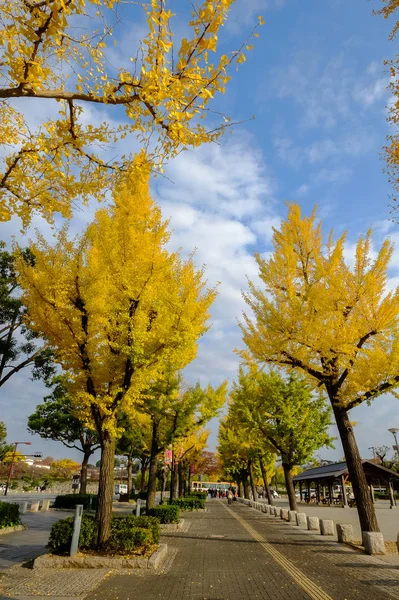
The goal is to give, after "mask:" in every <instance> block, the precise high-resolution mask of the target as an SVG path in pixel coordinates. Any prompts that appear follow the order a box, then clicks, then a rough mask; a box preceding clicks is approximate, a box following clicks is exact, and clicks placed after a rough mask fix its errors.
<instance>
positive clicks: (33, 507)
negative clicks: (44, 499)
mask: <svg viewBox="0 0 399 600" xmlns="http://www.w3.org/2000/svg"><path fill="white" fill-rule="evenodd" d="M39 504H40V503H39V502H32V504H31V505H30V511H31V512H38V510H39Z"/></svg>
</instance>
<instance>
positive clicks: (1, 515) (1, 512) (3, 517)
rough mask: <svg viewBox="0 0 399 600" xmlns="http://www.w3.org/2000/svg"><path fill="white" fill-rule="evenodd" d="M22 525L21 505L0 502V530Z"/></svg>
mask: <svg viewBox="0 0 399 600" xmlns="http://www.w3.org/2000/svg"><path fill="white" fill-rule="evenodd" d="M16 525H21V519H20V517H19V504H11V503H10V502H0V529H4V528H5V527H15V526H16Z"/></svg>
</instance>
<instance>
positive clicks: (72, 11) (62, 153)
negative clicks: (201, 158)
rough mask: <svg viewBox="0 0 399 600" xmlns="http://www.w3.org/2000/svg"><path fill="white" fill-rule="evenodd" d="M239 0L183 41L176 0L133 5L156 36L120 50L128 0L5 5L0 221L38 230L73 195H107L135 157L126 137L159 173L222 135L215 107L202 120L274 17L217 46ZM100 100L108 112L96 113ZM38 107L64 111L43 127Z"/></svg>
mask: <svg viewBox="0 0 399 600" xmlns="http://www.w3.org/2000/svg"><path fill="white" fill-rule="evenodd" d="M233 1H234V0H204V1H203V3H202V5H199V6H195V7H194V5H193V10H192V14H191V19H190V22H189V24H188V31H189V32H190V33H189V35H188V37H187V38H183V39H182V40H181V43H180V44H179V45H178V46H177V45H175V44H174V42H173V33H172V28H171V21H172V20H173V19H172V17H173V14H172V12H171V10H169V9H168V7H167V3H166V0H151V1H150V2H149V3H148V4H147V3H143V4H141V3H135V2H132V3H131V5H130V7H129V16H130V18H132V19H134V20H135V21H136V22H138V21H140V19H141V18H142V15H141V12H140V11H144V16H145V19H146V22H147V25H146V29H147V34H146V35H145V37H144V38H143V39H142V40H141V41H140V40H135V39H134V37H133V39H129V48H128V49H127V48H121V49H120V50H119V48H118V44H117V43H116V40H117V38H118V31H119V29H118V27H117V25H118V24H120V22H121V20H122V18H121V16H120V11H121V9H122V7H121V4H126V3H123V2H122V1H121V0H88V1H85V0H13V1H12V2H2V3H1V5H0V74H1V84H0V146H1V147H2V149H3V151H2V158H1V162H2V166H1V167H0V221H7V220H9V219H10V218H11V217H12V215H14V214H16V215H18V216H19V217H20V218H21V219H22V222H23V225H24V226H27V225H28V224H29V222H30V220H31V216H32V213H33V212H36V213H37V214H40V215H41V216H43V217H45V218H46V219H48V220H50V221H51V220H52V217H53V215H54V213H55V212H59V213H61V214H62V215H63V216H64V217H70V215H71V205H72V202H73V201H74V200H76V199H79V201H82V200H83V201H87V199H88V198H89V197H91V196H94V197H97V198H99V199H101V198H102V196H103V192H104V189H110V188H111V189H112V186H113V185H114V179H115V176H116V177H117V176H118V175H119V174H120V172H121V171H122V172H125V171H126V170H127V169H128V168H129V164H130V163H131V160H132V158H131V155H130V154H129V152H128V153H125V151H124V150H123V147H119V146H118V142H119V141H120V140H122V139H123V138H125V137H126V136H129V135H132V134H133V135H134V136H136V137H137V139H138V143H139V145H140V147H141V148H143V147H145V148H146V149H147V151H148V153H149V154H150V155H151V159H152V161H153V163H154V165H155V167H156V168H161V165H162V162H163V160H164V158H170V157H172V156H174V155H176V154H177V153H178V152H180V151H181V150H182V149H183V148H186V147H188V146H191V147H196V146H199V145H200V144H202V143H203V142H211V141H214V140H216V139H217V138H218V137H219V136H220V134H221V133H222V132H223V130H224V128H225V127H227V126H229V125H230V121H229V119H228V117H226V116H224V115H219V116H220V120H218V119H217V118H216V117H217V113H214V115H213V119H212V121H213V122H212V126H211V128H207V127H206V126H205V124H204V123H203V122H202V121H201V118H203V117H204V116H206V114H207V111H209V110H210V109H209V102H210V101H211V100H212V98H213V97H214V96H215V94H218V93H223V92H224V91H225V86H226V84H227V82H228V80H229V79H230V75H229V74H228V72H229V67H231V66H232V65H233V64H239V63H241V62H243V61H244V60H245V53H246V52H247V51H249V50H251V48H252V44H250V43H249V39H248V38H250V37H252V35H255V36H257V35H258V34H257V33H256V32H255V29H256V28H257V27H258V25H259V24H262V23H263V21H262V19H260V20H259V23H258V24H257V25H256V26H255V28H254V29H253V30H252V32H251V33H250V34H249V36H248V38H247V40H245V41H244V43H243V44H242V45H241V46H240V47H238V48H236V49H235V51H234V52H231V53H229V54H222V53H219V52H217V44H218V37H219V32H220V29H221V27H222V26H223V24H224V22H225V20H226V18H227V15H228V12H229V9H230V7H231V5H232V4H233ZM130 13H131V14H130ZM115 34H116V35H115ZM114 43H115V44H116V46H117V48H116V49H115V48H114ZM132 46H133V48H132ZM135 46H136V47H135ZM129 50H130V53H131V54H129ZM115 51H116V52H117V55H116V56H115ZM119 65H123V66H119ZM127 65H130V66H127ZM32 101H33V102H32ZM38 102H40V103H41V105H42V111H40V110H38V104H37V103H38ZM95 107H97V108H100V109H102V110H100V111H98V112H96V113H95V114H94V115H93V114H91V112H92V111H91V108H95ZM54 108H55V111H54ZM33 111H35V112H36V115H37V119H39V121H40V113H41V112H42V113H43V114H46V115H47V114H49V113H50V115H51V114H52V112H55V116H51V117H50V118H48V117H45V118H44V120H43V122H42V123H40V124H39V125H38V127H36V128H35V127H34V126H33V127H32V123H31V122H30V120H29V119H28V118H27V117H26V114H28V113H29V112H30V114H32V112H33ZM46 118H47V119H48V120H46ZM115 145H116V148H115ZM130 146H131V143H130ZM107 150H108V154H107Z"/></svg>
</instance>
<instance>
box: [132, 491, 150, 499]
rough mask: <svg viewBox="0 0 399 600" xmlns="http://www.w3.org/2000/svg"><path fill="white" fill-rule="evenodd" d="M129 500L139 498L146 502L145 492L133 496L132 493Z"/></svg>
mask: <svg viewBox="0 0 399 600" xmlns="http://www.w3.org/2000/svg"><path fill="white" fill-rule="evenodd" d="M130 498H131V499H132V500H137V498H140V500H147V492H146V491H144V492H137V493H135V494H133V492H131V493H130Z"/></svg>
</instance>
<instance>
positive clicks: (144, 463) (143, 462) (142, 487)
mask: <svg viewBox="0 0 399 600" xmlns="http://www.w3.org/2000/svg"><path fill="white" fill-rule="evenodd" d="M146 471H147V461H146V459H142V460H141V481H140V492H144V491H145V473H146Z"/></svg>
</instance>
